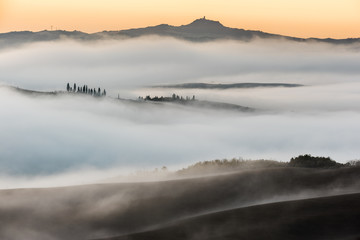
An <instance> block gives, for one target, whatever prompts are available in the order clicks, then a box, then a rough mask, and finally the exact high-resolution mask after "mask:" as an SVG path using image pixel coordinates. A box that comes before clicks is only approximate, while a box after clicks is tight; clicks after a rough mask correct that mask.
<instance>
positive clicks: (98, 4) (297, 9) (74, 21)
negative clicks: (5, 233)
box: [0, 0, 360, 38]
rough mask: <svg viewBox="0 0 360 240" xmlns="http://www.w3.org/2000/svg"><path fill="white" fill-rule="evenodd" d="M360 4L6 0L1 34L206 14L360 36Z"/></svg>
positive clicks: (270, 28)
mask: <svg viewBox="0 0 360 240" xmlns="http://www.w3.org/2000/svg"><path fill="white" fill-rule="evenodd" d="M359 12H360V1H358V0H345V1H335V0H331V1H325V0H318V1H310V0H305V1H285V0H273V1H266V0H252V1H250V0H246V1H236V0H228V1H226V2H224V1H220V0H211V1H209V0H207V1H205V0H198V1H195V2H194V1H190V0H184V1H181V2H169V1H163V0H154V1H146V0H136V1H130V0H124V1H115V0H103V1H98V0H93V1H85V0H78V1H69V0H64V1H59V0H53V1H46V0H37V1H27V0H11V1H10V0H0V32H10V31H22V30H31V31H41V30H45V29H48V30H51V29H54V30H55V29H61V30H79V31H83V32H89V33H92V32H99V31H103V30H121V29H129V28H138V27H146V26H153V25H158V24H163V23H167V24H170V25H174V26H179V25H184V24H188V23H190V22H192V21H193V20H195V19H197V18H200V17H202V16H206V17H207V18H208V19H212V20H218V21H220V22H221V23H223V24H224V25H225V26H228V27H234V28H244V29H251V30H261V31H265V32H270V33H277V34H282V35H288V36H295V37H319V38H327V37H331V38H349V37H360V30H359V26H360V14H359Z"/></svg>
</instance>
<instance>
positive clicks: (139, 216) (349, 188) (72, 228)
mask: <svg viewBox="0 0 360 240" xmlns="http://www.w3.org/2000/svg"><path fill="white" fill-rule="evenodd" d="M353 192H360V168H356V167H354V168H340V169H327V170H321V169H303V168H274V169H262V170H247V171H240V172H236V173H232V174H222V175H215V176H210V177H200V176H199V177H194V178H188V179H180V180H171V181H160V182H142V183H113V184H95V185H84V186H75V187H63V188H48V189H14V190H2V191H0V222H1V225H0V239H7V240H15V239H101V238H109V237H113V236H129V237H130V239H132V237H135V238H134V239H179V238H182V239H187V238H188V237H189V239H191V237H192V236H195V235H193V234H200V235H198V236H200V238H198V239H204V238H202V237H201V236H202V235H201V234H205V235H204V236H209V235H213V233H214V232H216V231H217V229H218V230H219V232H220V233H222V232H224V234H225V235H221V234H220V235H219V236H220V237H219V238H218V239H220V238H222V239H226V238H225V236H227V237H229V239H232V238H231V236H241V234H243V233H241V231H245V233H246V232H247V231H250V233H253V232H257V231H260V230H262V231H263V234H265V233H266V232H268V235H269V236H271V235H274V236H282V234H284V236H287V235H286V234H287V231H292V232H299V234H306V232H307V231H308V230H309V225H304V223H305V222H306V221H307V219H309V220H311V221H315V220H317V218H316V216H319V219H320V220H321V219H325V220H329V219H333V217H335V216H338V217H339V218H338V219H339V222H336V221H335V222H333V223H332V224H333V225H331V226H339V230H338V231H337V230H336V228H335V227H334V228H332V229H331V231H332V233H334V234H335V233H336V234H339V235H341V236H351V235H354V234H355V235H356V234H360V232H359V230H356V229H355V230H356V231H355V230H354V224H352V225H349V228H348V229H347V228H346V227H345V226H344V225H342V223H341V222H342V221H344V224H347V223H348V222H350V221H353V220H356V218H358V217H359V214H360V207H359V201H358V200H359V195H348V196H344V198H338V199H337V200H336V199H335V198H329V201H328V200H319V202H316V201H315V202H312V201H313V200H311V201H310V202H301V204H300V205H297V204H296V206H295V205H294V203H289V204H286V205H281V204H280V205H273V206H270V207H267V205H264V206H258V207H259V208H257V207H254V208H246V207H248V206H256V205H261V204H264V203H275V202H281V201H290V200H296V199H306V198H316V197H324V196H334V195H341V194H348V193H353ZM334 199H335V200H334ZM342 201H344V202H342ZM304 204H305V205H304ZM313 204H315V205H313ZM323 204H327V205H323ZM331 206H332V207H331ZM244 207H245V208H244ZM238 208H244V209H243V210H240V209H238ZM349 208H351V212H350V210H349ZM276 209H278V210H277V211H276ZM302 209H303V210H302ZM311 212H314V215H312V216H310V215H309V214H310V213H311ZM326 216H330V217H331V218H326ZM225 220H226V221H229V224H226V221H225ZM270 220H273V221H270ZM277 221H278V222H277ZM256 222H257V223H259V224H258V225H257V228H253V227H254V226H255V225H254V223H256ZM285 222H288V223H289V224H290V225H288V226H285V227H283V224H282V223H285ZM315 222H316V221H315ZM357 222H358V221H357ZM169 223H172V224H174V225H169ZM270 223H271V224H274V225H269V224H270ZM295 223H298V224H295ZM329 224H330V222H328V223H327V225H324V226H326V227H328V226H330V225H329ZM188 226H189V228H188ZM235 226H236V229H238V227H240V226H248V227H249V229H248V230H246V229H243V230H241V229H240V230H236V231H235V232H233V229H234V228H235ZM318 226H319V224H318ZM207 227H210V228H211V229H208V228H207ZM217 227H218V228H217ZM153 230H156V231H155V232H151V231H153ZM149 231H150V232H149ZM173 231H179V232H173ZM239 231H240V232H239ZM171 232H173V233H171ZM324 232H325V230H321V231H320V232H319V233H317V234H319V235H318V236H320V237H321V236H324V237H326V236H328V235H326V234H325V233H324ZM134 233H141V234H140V235H133V234H134ZM245 233H244V234H245ZM142 234H145V235H142ZM149 234H150V235H149ZM151 234H155V235H151ZM169 234H173V235H169ZM184 234H185V235H184ZM233 234H235V235H233ZM237 234H239V235H237ZM311 234H312V233H311ZM138 236H139V238H138ZM156 236H158V237H156ZM170 236H173V237H170ZM243 236H245V235H243ZM299 236H301V235H299ZM309 236H310V235H309ZM335 236H336V235H335ZM176 237H178V238H176ZM223 237H224V238H223ZM320 237H319V238H317V239H321V238H320ZM205 238H207V237H205ZM120 239H121V238H120ZM195 239H196V238H195ZM215 239H216V238H215ZM249 239H250V238H249ZM325 239H328V238H325Z"/></svg>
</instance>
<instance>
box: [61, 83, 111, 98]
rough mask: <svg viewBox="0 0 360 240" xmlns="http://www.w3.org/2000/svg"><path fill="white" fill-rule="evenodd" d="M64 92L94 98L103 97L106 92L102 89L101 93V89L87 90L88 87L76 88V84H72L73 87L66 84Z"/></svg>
mask: <svg viewBox="0 0 360 240" xmlns="http://www.w3.org/2000/svg"><path fill="white" fill-rule="evenodd" d="M66 91H67V92H73V93H82V94H88V95H91V96H95V97H105V96H106V90H105V89H103V90H102V91H101V88H100V87H99V88H98V89H96V88H89V87H88V85H84V86H77V85H76V83H74V85H73V86H71V85H70V83H67V85H66Z"/></svg>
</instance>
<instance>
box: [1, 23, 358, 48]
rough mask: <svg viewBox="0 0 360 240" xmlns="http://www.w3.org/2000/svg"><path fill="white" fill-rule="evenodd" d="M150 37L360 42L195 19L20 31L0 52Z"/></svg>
mask: <svg viewBox="0 0 360 240" xmlns="http://www.w3.org/2000/svg"><path fill="white" fill-rule="evenodd" d="M149 35H158V36H165V37H173V38H178V39H182V40H187V41H193V42H207V41H214V40H221V39H223V40H226V39H228V40H240V41H251V40H253V39H256V38H260V39H286V40H291V41H298V42H307V41H315V42H326V43H332V44H351V43H360V38H346V39H332V38H327V39H320V38H296V37H289V36H283V35H279V34H271V33H266V32H262V31H253V30H244V29H239V28H229V27H226V26H224V25H222V24H221V23H220V22H219V21H213V20H208V19H206V18H205V17H204V18H200V19H196V20H195V21H193V22H192V23H190V24H187V25H181V26H171V25H168V24H160V25H157V26H152V27H145V28H134V29H128V30H120V31H103V32H98V33H92V34H89V33H84V32H79V31H63V30H56V31H47V30H44V31H40V32H31V31H20V32H9V33H1V34H0V48H3V47H7V46H16V45H19V44H24V43H31V42H44V41H57V40H61V39H72V40H85V41H91V40H101V39H123V38H135V37H142V36H149Z"/></svg>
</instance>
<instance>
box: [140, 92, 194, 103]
mask: <svg viewBox="0 0 360 240" xmlns="http://www.w3.org/2000/svg"><path fill="white" fill-rule="evenodd" d="M139 100H145V101H155V102H185V101H195V95H193V96H192V97H191V98H190V97H188V96H186V97H183V96H179V95H176V94H175V93H174V94H173V95H172V96H171V97H163V96H161V97H158V96H155V97H153V98H152V97H150V95H148V96H146V97H145V98H144V97H139Z"/></svg>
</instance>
